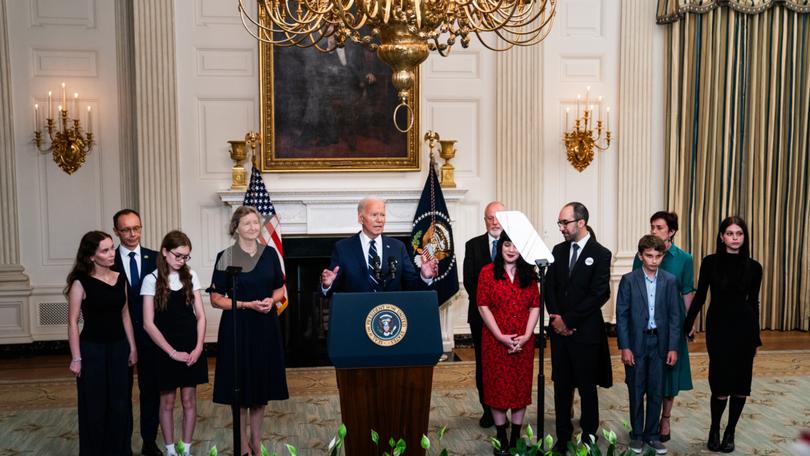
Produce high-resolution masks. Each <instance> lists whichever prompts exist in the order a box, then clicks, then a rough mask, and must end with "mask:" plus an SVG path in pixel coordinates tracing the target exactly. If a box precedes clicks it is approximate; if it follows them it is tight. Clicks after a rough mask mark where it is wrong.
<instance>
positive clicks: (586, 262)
mask: <svg viewBox="0 0 810 456" xmlns="http://www.w3.org/2000/svg"><path fill="white" fill-rule="evenodd" d="M585 264H586V265H587V266H590V265H592V264H593V258H591V257H588V258H585Z"/></svg>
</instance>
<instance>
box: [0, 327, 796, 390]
mask: <svg viewBox="0 0 810 456" xmlns="http://www.w3.org/2000/svg"><path fill="white" fill-rule="evenodd" d="M609 341H610V345H611V354H613V355H618V353H619V351H618V348H617V347H616V338H615V337H612V338H610V339H609ZM762 342H763V347H762V348H761V350H810V332H802V331H763V332H762ZM689 351H690V352H691V353H701V352H705V351H706V340H705V338H704V337H703V333H700V334H698V335H697V337H696V338H695V341H694V342H692V343H691V344H690V346H689ZM454 352H455V354H456V356H457V358H459V359H460V360H462V361H472V360H473V359H474V355H473V350H472V348H456V349H455V350H454ZM545 356H546V359H547V360H548V359H550V358H549V357H550V356H551V355H550V354H549V349H548V348H546V352H545ZM69 363H70V356H68V355H47V356H31V357H24V358H7V359H0V382H8V381H21V380H42V379H49V378H64V377H68V376H70V372H69V371H68V364H69ZM214 363H215V360H214V359H213V358H209V365H210V366H209V369H210V370H209V371H210V372H213V368H214Z"/></svg>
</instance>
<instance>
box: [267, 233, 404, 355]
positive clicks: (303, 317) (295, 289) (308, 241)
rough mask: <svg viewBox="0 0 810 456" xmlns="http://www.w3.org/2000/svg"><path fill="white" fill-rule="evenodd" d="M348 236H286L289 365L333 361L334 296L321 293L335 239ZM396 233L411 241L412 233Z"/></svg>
mask: <svg viewBox="0 0 810 456" xmlns="http://www.w3.org/2000/svg"><path fill="white" fill-rule="evenodd" d="M344 237H345V236H340V237H314V236H307V237H290V236H285V237H284V238H283V240H282V244H283V248H284V267H285V270H286V273H287V295H288V298H289V304H288V306H287V309H286V310H285V311H284V313H283V314H281V317H280V323H281V331H282V336H283V338H284V347H285V361H286V365H287V367H315V366H331V365H332V362H331V361H330V360H329V355H328V354H327V351H326V337H327V334H328V330H329V303H330V300H329V299H327V298H324V297H323V295H322V294H321V283H320V278H321V272H322V271H323V270H324V269H325V268H327V267H328V266H329V260H330V258H331V256H332V249H333V247H334V245H335V242H337V241H339V240H340V239H343V238H344ZM392 237H394V238H396V239H399V240H401V241H403V242H408V241H409V236H408V235H395V236H392ZM358 330H361V328H358Z"/></svg>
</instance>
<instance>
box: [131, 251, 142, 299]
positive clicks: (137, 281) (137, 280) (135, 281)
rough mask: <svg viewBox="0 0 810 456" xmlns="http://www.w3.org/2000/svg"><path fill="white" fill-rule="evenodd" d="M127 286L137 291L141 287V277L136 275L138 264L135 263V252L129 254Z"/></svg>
mask: <svg viewBox="0 0 810 456" xmlns="http://www.w3.org/2000/svg"><path fill="white" fill-rule="evenodd" d="M129 284H130V285H131V286H132V288H133V289H135V290H137V289H139V288H140V285H141V275H140V274H138V262H137V261H135V252H129Z"/></svg>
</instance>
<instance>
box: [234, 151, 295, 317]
mask: <svg viewBox="0 0 810 456" xmlns="http://www.w3.org/2000/svg"><path fill="white" fill-rule="evenodd" d="M242 205H244V206H253V207H255V208H256V210H258V211H259V213H260V214H262V217H264V222H263V223H262V231H261V232H260V233H259V242H261V243H262V244H264V245H266V246H268V247H270V248H272V249H275V251H276V253H277V254H278V260H279V262H280V263H281V272H282V273H283V274H284V280H285V281H286V280H287V274H286V271H285V270H284V249H283V248H282V246H281V226H280V224H279V222H278V216H277V215H276V208H275V206H273V202H272V201H270V194H269V193H267V187H265V186H264V179H262V173H261V172H260V171H259V170H258V168H257V167H256V166H254V167H253V171H251V172H250V185H249V186H248V189H247V192H246V193H245V199H244V201H242ZM287 303H288V299H287V286H286V285H284V298H282V300H281V308H279V311H278V312H279V314H280V313H281V312H284V309H286V308H287Z"/></svg>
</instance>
